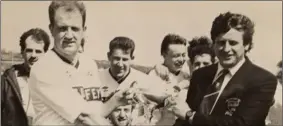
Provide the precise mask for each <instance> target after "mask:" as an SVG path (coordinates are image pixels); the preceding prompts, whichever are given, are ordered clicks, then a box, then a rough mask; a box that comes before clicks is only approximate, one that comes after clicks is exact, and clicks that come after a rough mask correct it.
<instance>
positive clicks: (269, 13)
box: [1, 1, 282, 72]
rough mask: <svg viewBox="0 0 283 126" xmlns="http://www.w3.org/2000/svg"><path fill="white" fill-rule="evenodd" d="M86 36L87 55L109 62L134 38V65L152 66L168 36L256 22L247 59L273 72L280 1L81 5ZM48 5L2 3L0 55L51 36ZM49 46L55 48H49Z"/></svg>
mask: <svg viewBox="0 0 283 126" xmlns="http://www.w3.org/2000/svg"><path fill="white" fill-rule="evenodd" d="M84 3H85V5H86V9H87V19H86V25H87V31H86V37H87V38H86V41H87V43H86V45H85V53H86V54H88V55H90V56H91V57H93V58H94V59H98V60H107V55H106V54H107V52H108V46H109V42H110V41H111V40H112V39H113V38H114V37H116V36H127V37H130V38H132V39H133V40H134V41H135V44H136V50H135V52H134V54H135V61H134V63H136V64H140V65H147V66H152V65H154V64H157V63H161V62H162V57H161V56H160V45H161V41H162V40H163V38H164V36H165V35H166V34H168V33H175V34H179V35H181V36H183V37H185V38H186V39H188V40H190V39H192V38H193V37H195V36H202V35H206V36H210V34H209V33H210V29H211V26H212V21H213V20H214V18H215V17H216V16H218V15H219V14H220V13H224V12H227V11H231V12H235V13H241V14H244V15H246V16H248V17H250V18H251V19H252V20H253V21H254V22H255V25H256V26H255V35H254V48H253V49H252V50H251V52H250V54H248V55H249V57H250V59H251V60H252V61H253V62H254V63H255V64H258V65H260V66H262V67H264V68H266V69H267V70H269V71H271V72H274V71H276V64H277V62H279V61H280V60H281V59H282V2H281V1H246V2H243V1H235V2H228V1H218V2H215V1H123V2H122V1H104V2H103V1H85V2H84ZM49 4H50V2H49V1H42V2H41V1H2V2H1V49H4V48H5V49H7V50H12V51H16V52H19V50H20V48H19V37H20V36H21V34H22V33H23V32H25V31H27V30H29V29H30V28H35V27H39V28H42V29H44V30H46V31H47V32H48V33H49V35H50V32H49V29H48V24H49V19H48V6H49ZM51 46H53V45H51Z"/></svg>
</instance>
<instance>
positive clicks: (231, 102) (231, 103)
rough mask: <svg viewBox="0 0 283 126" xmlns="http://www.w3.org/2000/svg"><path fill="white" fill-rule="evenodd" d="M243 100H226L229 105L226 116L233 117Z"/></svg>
mask: <svg viewBox="0 0 283 126" xmlns="http://www.w3.org/2000/svg"><path fill="white" fill-rule="evenodd" d="M240 102H241V99H239V98H229V99H227V100H226V104H227V109H228V110H227V111H226V112H225V115H228V116H232V115H233V113H234V112H235V111H236V108H237V107H238V106H239V105H240Z"/></svg>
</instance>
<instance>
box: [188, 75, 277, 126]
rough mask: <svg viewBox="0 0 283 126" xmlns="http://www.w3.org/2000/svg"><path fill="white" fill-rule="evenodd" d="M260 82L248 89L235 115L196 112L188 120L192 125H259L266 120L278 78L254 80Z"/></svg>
mask: <svg viewBox="0 0 283 126" xmlns="http://www.w3.org/2000/svg"><path fill="white" fill-rule="evenodd" d="M254 80H255V79H254ZM253 83H256V84H258V86H257V87H256V88H254V89H250V90H248V91H247V92H246V93H247V94H246V95H245V96H244V98H243V99H242V102H241V104H240V106H238V108H237V111H236V112H235V113H234V115H233V116H213V115H203V114H201V113H199V112H197V111H196V112H195V113H194V115H193V116H192V117H191V118H190V119H189V120H186V121H187V122H188V123H191V124H192V125H208V126H209V125H211V126H215V125H219V126H224V125H225V126H226V125H227V126H234V125H236V126H239V125H241V126H245V125H259V124H262V123H263V122H264V120H265V117H266V115H267V113H268V111H269V108H270V104H271V103H272V100H273V96H274V92H275V89H276V79H275V78H273V77H269V78H265V79H260V80H258V78H257V80H256V82H253Z"/></svg>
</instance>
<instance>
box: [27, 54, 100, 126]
mask: <svg viewBox="0 0 283 126" xmlns="http://www.w3.org/2000/svg"><path fill="white" fill-rule="evenodd" d="M92 62H93V63H94V61H92ZM80 64H81V66H80V67H79V68H80V69H79V70H77V69H76V68H74V67H73V66H71V65H69V64H66V63H64V62H62V61H61V60H60V59H59V58H58V57H57V56H56V54H54V53H52V52H49V53H46V54H45V56H44V57H42V59H41V60H39V61H38V62H37V63H36V64H34V66H33V68H32V69H31V73H30V81H29V88H30V93H31V98H32V100H33V105H34V108H35V112H36V117H35V120H34V121H35V124H38V125H51V124H52V125H53V124H54V125H58V124H73V123H74V122H75V120H76V118H77V117H78V116H79V115H80V114H81V113H82V112H85V111H92V110H93V111H94V110H95V109H96V110H97V111H98V110H99V109H100V108H98V107H95V106H93V104H90V102H92V103H98V102H99V103H100V104H102V103H101V101H99V93H98V92H99V87H100V81H98V80H97V78H98V77H97V76H98V75H97V73H96V72H98V71H97V68H94V67H96V64H95V63H94V65H95V66H94V65H91V66H89V68H87V66H86V65H84V64H86V63H84V62H81V63H80ZM83 66H85V67H83ZM84 69H85V70H89V71H90V72H88V71H85V70H84ZM88 74H90V75H92V74H94V75H92V76H88ZM93 76H95V77H93ZM92 78H94V79H92ZM80 87H81V88H80ZM91 106H93V107H91ZM90 107H91V108H90ZM94 108H95V109H94ZM98 114H99V113H98Z"/></svg>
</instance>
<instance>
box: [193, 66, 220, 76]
mask: <svg viewBox="0 0 283 126" xmlns="http://www.w3.org/2000/svg"><path fill="white" fill-rule="evenodd" d="M216 71H217V64H213V65H210V66H206V67H203V68H199V69H198V70H195V71H194V72H193V73H192V75H191V77H192V78H193V79H196V78H204V77H205V78H207V77H211V76H214V73H216Z"/></svg>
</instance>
